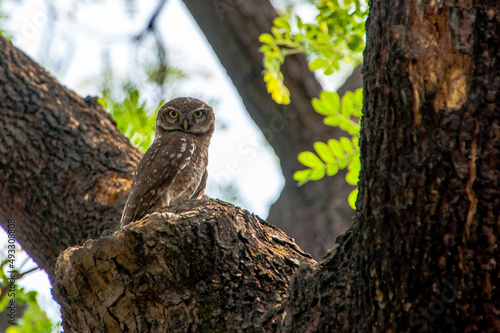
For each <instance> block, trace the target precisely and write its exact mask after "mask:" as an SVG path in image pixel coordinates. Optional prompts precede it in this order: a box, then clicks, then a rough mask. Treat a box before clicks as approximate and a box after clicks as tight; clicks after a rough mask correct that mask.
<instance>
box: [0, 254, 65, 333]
mask: <svg viewBox="0 0 500 333" xmlns="http://www.w3.org/2000/svg"><path fill="white" fill-rule="evenodd" d="M8 266H9V260H8V259H4V260H2V263H1V265H0V288H1V290H2V293H1V294H0V312H1V313H0V314H1V315H2V317H3V318H2V320H4V319H5V318H8V317H7V312H6V311H7V306H8V305H9V303H10V301H11V300H12V299H13V298H12V297H9V296H10V295H9V292H8V291H9V289H10V286H11V283H10V281H9V278H10V277H11V273H10V272H9V271H8V270H7V272H8V274H6V271H4V268H7V267H8ZM12 274H13V276H15V277H16V280H15V281H16V284H15V286H16V288H15V301H16V316H17V317H18V319H17V320H16V325H14V326H9V327H8V328H7V329H6V331H5V333H45V332H47V333H50V332H52V331H53V330H54V329H56V328H57V326H56V325H54V324H53V323H52V322H51V321H50V319H49V318H48V317H47V314H46V313H45V311H43V310H42V309H41V308H40V305H39V304H38V301H37V292H36V291H34V290H31V291H26V290H25V289H24V288H19V287H18V285H17V282H18V281H19V279H20V278H22V277H23V276H24V275H25V274H26V273H19V272H18V271H16V270H14V271H13V272H12Z"/></svg>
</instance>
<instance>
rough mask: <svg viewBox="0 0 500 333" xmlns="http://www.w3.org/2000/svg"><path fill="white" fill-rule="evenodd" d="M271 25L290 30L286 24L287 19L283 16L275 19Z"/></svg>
mask: <svg viewBox="0 0 500 333" xmlns="http://www.w3.org/2000/svg"><path fill="white" fill-rule="evenodd" d="M273 24H274V26H275V27H278V28H283V29H286V30H290V24H289V23H288V19H287V18H286V17H284V16H280V17H277V18H275V19H274V21H273Z"/></svg>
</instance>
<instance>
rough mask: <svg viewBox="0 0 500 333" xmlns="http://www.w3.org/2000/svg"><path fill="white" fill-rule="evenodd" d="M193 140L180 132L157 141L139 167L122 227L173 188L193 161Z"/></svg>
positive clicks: (138, 217) (137, 217)
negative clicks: (178, 176)
mask: <svg viewBox="0 0 500 333" xmlns="http://www.w3.org/2000/svg"><path fill="white" fill-rule="evenodd" d="M194 149H195V142H194V139H193V138H192V137H191V136H190V135H185V134H183V133H181V132H172V133H169V134H168V135H162V136H161V137H158V138H155V140H154V141H153V143H152V144H151V146H150V147H149V149H148V150H147V151H146V153H145V154H144V156H143V157H142V159H141V161H140V162H139V164H138V165H137V170H136V171H135V175H134V179H133V181H132V191H131V192H130V194H129V197H128V199H127V203H126V204H125V209H124V210H123V214H122V218H121V225H122V226H124V225H127V224H129V223H131V222H133V221H137V220H138V219H140V218H141V217H143V216H144V215H145V214H146V212H147V211H148V209H150V208H151V207H152V206H153V205H154V204H155V203H156V202H157V201H158V200H159V199H160V197H161V195H162V191H161V189H165V188H168V187H169V186H171V185H172V183H173V182H174V180H175V178H176V177H177V175H178V174H179V173H180V172H181V170H182V169H184V168H185V167H186V165H187V163H188V162H189V160H190V159H191V156H192V155H193V152H194Z"/></svg>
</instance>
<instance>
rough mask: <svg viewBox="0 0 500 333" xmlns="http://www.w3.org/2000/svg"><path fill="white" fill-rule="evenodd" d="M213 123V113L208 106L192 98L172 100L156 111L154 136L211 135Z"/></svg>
mask: <svg viewBox="0 0 500 333" xmlns="http://www.w3.org/2000/svg"><path fill="white" fill-rule="evenodd" d="M214 123H215V115H214V111H213V110H212V108H211V107H210V106H209V105H208V104H206V103H204V102H203V101H200V100H199V99H196V98H192V97H179V98H174V99H173V100H171V101H169V102H167V103H166V104H165V105H163V106H162V107H161V108H160V110H158V115H157V116H156V135H162V134H164V133H166V132H173V131H183V132H186V133H191V134H195V135H205V134H207V135H212V133H213V131H214Z"/></svg>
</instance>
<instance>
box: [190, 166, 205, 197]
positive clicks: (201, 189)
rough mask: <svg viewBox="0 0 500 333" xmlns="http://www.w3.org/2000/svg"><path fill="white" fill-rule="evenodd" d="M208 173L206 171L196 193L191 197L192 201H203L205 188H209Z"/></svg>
mask: <svg viewBox="0 0 500 333" xmlns="http://www.w3.org/2000/svg"><path fill="white" fill-rule="evenodd" d="M207 178H208V171H207V170H205V172H204V173H203V177H202V178H201V181H200V185H198V188H197V189H196V192H194V194H193V195H192V196H191V199H201V197H202V196H203V193H205V188H206V187H207Z"/></svg>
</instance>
